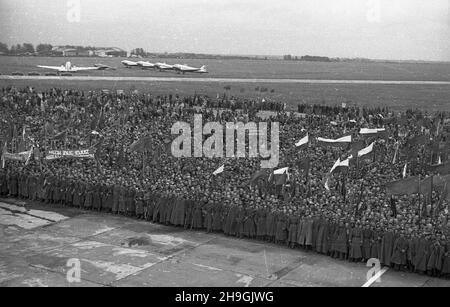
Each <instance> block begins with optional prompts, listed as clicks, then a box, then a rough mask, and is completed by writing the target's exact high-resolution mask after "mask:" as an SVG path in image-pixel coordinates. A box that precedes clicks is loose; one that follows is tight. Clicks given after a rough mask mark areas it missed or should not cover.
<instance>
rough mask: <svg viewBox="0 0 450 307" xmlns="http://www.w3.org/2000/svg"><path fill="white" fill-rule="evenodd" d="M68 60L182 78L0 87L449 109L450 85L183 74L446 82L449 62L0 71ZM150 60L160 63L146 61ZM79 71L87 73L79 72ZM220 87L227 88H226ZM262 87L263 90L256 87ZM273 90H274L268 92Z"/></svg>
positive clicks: (13, 63) (124, 72)
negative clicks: (181, 70)
mask: <svg viewBox="0 0 450 307" xmlns="http://www.w3.org/2000/svg"><path fill="white" fill-rule="evenodd" d="M67 60H70V61H72V62H73V63H74V64H76V65H80V66H85V65H86V66H90V65H93V64H95V63H102V64H106V65H110V66H113V67H118V69H117V70H115V71H105V72H100V71H95V72H89V75H91V76H105V77H114V76H121V77H146V76H149V77H151V76H153V77H182V78H186V82H183V81H180V82H156V81H151V82H145V81H110V80H97V81H71V80H64V78H63V77H62V78H61V79H59V80H0V86H1V87H4V86H10V85H15V86H19V87H25V86H33V87H35V88H36V89H45V88H51V87H63V88H71V89H82V90H93V89H110V90H116V89H123V90H129V89H137V90H140V91H145V92H151V93H153V94H154V95H160V94H170V93H171V94H179V95H182V96H183V95H193V94H195V93H199V94H206V95H209V96H210V97H216V95H217V94H220V95H222V94H223V93H226V94H227V95H228V96H231V95H234V96H237V97H242V98H258V97H259V98H266V99H267V98H269V99H276V100H278V101H284V102H286V104H287V105H288V108H289V109H294V108H296V105H297V104H298V103H314V104H328V105H336V104H340V103H342V102H346V103H348V104H357V105H365V106H389V107H391V108H392V109H395V110H404V109H407V108H426V109H427V110H429V111H432V110H447V111H450V85H431V84H413V85H411V84H401V85H397V84H396V85H392V84H317V83H316V84H314V83H310V84H309V83H307V84H291V83H264V82H257V83H255V82H250V80H249V82H248V83H245V82H239V83H235V82H231V81H224V82H195V83H193V82H188V81H189V80H188V78H197V77H202V78H204V77H207V78H248V79H250V78H259V79H265V78H271V79H318V80H330V79H331V80H395V81H447V82H448V81H450V64H383V63H312V62H287V61H275V60H267V61H264V60H261V61H243V60H227V61H219V60H205V61H201V60H165V61H166V62H167V63H176V62H182V63H184V62H186V63H187V64H189V65H193V66H199V65H201V64H206V65H207V66H208V70H209V71H210V73H209V74H207V75H201V76H198V75H196V74H186V75H185V76H182V75H177V74H175V73H173V72H158V71H152V70H140V69H126V68H122V67H121V64H120V61H121V60H122V59H120V58H41V57H0V73H2V74H10V73H12V72H14V71H21V72H23V73H25V74H26V73H28V72H31V71H39V72H41V73H42V74H43V73H45V72H47V71H46V70H42V71H41V70H40V69H39V68H37V67H35V65H38V64H43V65H60V64H62V63H64V62H65V61H67ZM150 61H152V62H156V61H163V60H160V59H151V60H150ZM84 75H87V73H86V74H84ZM225 86H230V87H231V89H229V90H225V89H224V87H225ZM261 87H265V88H267V89H268V92H263V93H262V92H260V91H259V90H256V88H261ZM271 90H273V92H271Z"/></svg>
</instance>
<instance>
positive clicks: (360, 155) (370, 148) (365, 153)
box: [358, 143, 374, 157]
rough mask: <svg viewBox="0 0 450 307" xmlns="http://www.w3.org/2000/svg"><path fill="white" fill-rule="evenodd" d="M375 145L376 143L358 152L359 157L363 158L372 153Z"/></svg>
mask: <svg viewBox="0 0 450 307" xmlns="http://www.w3.org/2000/svg"><path fill="white" fill-rule="evenodd" d="M373 144H374V143H372V144H370V145H369V146H367V147H366V148H364V149H361V150H360V151H358V157H362V156H364V155H367V154H369V153H371V152H372V150H373Z"/></svg>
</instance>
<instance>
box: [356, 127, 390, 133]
mask: <svg viewBox="0 0 450 307" xmlns="http://www.w3.org/2000/svg"><path fill="white" fill-rule="evenodd" d="M383 131H386V129H385V128H374V129H369V128H361V130H359V134H377V133H378V132H383Z"/></svg>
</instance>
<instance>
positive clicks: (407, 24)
mask: <svg viewBox="0 0 450 307" xmlns="http://www.w3.org/2000/svg"><path fill="white" fill-rule="evenodd" d="M77 1H80V2H81V5H80V20H79V22H78V21H77V17H76V16H77V14H76V7H77V6H76V2H77ZM0 29H1V30H0V41H1V42H5V43H7V44H8V45H11V44H13V43H23V42H31V43H33V44H37V43H39V42H47V43H51V44H53V45H59V44H71V45H93V46H117V47H121V48H124V49H126V50H128V51H129V50H130V49H132V48H136V47H142V48H144V49H146V50H147V51H153V52H165V51H167V52H197V53H220V54H254V55H283V54H294V55H305V54H312V55H324V56H330V57H367V58H377V59H421V60H445V61H450V0H126V1H124V0H0Z"/></svg>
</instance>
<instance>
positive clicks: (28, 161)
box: [25, 147, 34, 165]
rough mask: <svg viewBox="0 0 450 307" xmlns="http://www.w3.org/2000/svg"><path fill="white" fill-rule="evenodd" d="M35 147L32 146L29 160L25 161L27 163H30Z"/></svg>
mask: <svg viewBox="0 0 450 307" xmlns="http://www.w3.org/2000/svg"><path fill="white" fill-rule="evenodd" d="M33 151H34V147H31V149H30V151H29V152H28V156H27V160H26V161H25V165H28V164H30V160H31V156H32V155H33Z"/></svg>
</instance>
